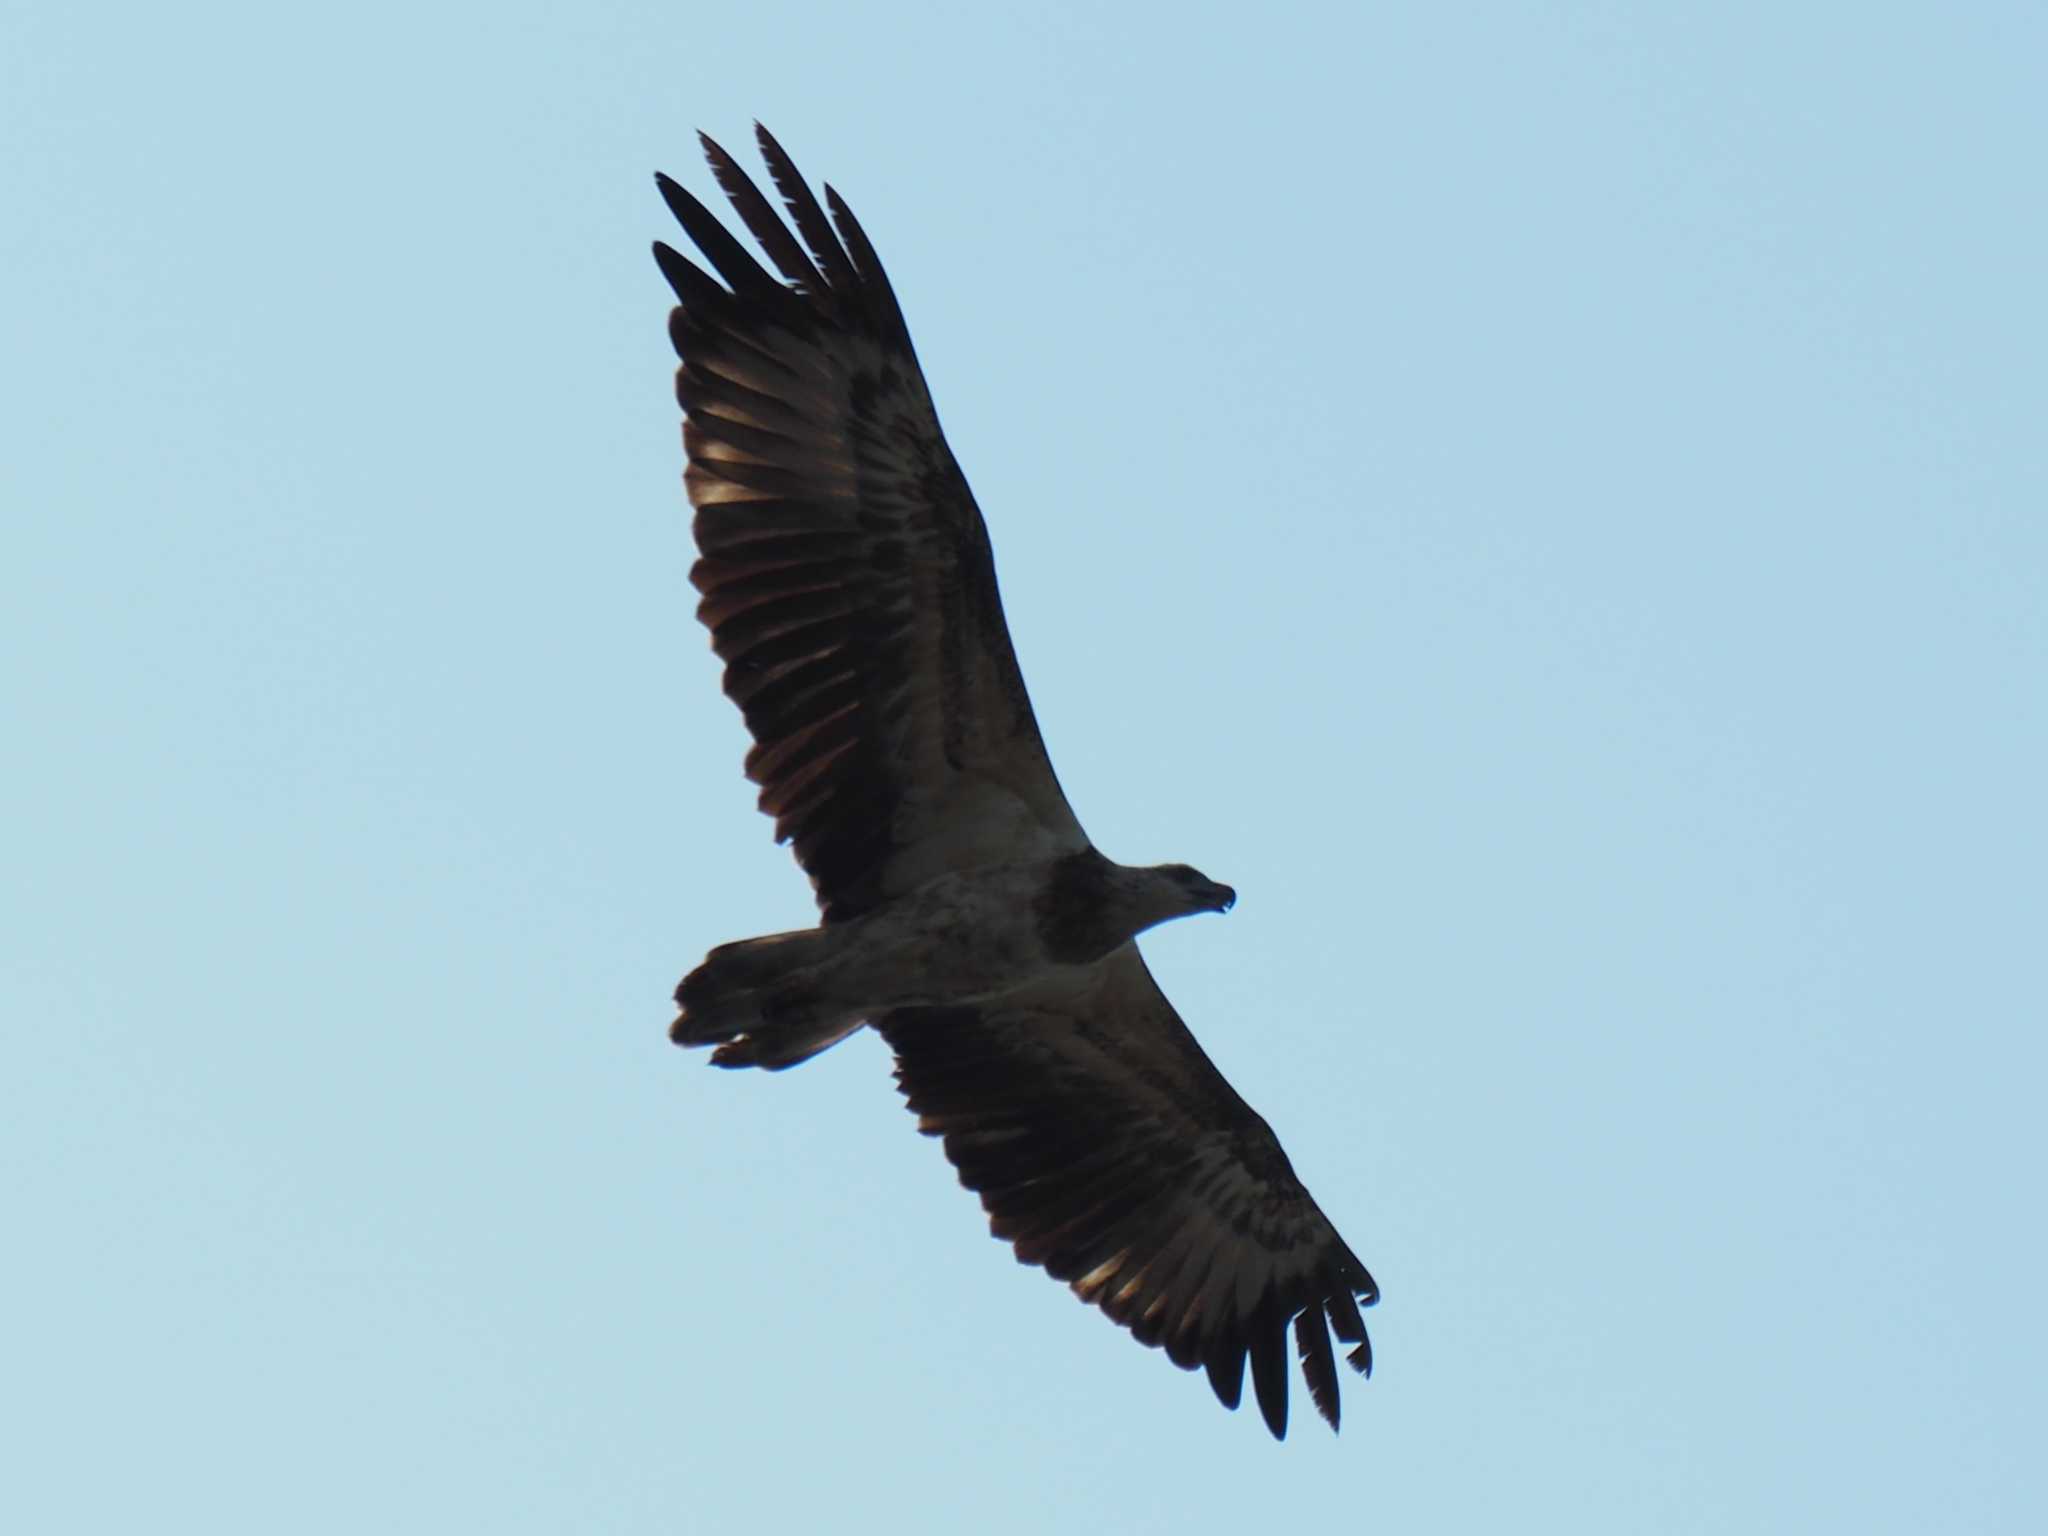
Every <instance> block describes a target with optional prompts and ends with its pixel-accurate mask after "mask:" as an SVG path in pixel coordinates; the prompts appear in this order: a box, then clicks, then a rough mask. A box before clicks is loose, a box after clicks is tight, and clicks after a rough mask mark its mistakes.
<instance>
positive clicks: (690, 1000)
mask: <svg viewBox="0 0 2048 1536" xmlns="http://www.w3.org/2000/svg"><path fill="white" fill-rule="evenodd" d="M829 943H830V936H829V933H828V931H827V930H825V929H820V928H804V929H799V930H797V931H795V932H793V933H771V934H769V935H767V936H766V937H765V938H759V939H742V940H740V941H739V942H738V943H736V944H721V945H719V946H718V948H716V949H714V950H712V951H711V953H710V954H708V955H706V956H705V957H704V963H703V964H702V965H700V966H698V967H697V969H695V970H694V971H692V972H690V974H689V975H687V976H685V977H684V978H683V981H682V985H680V986H679V987H677V988H676V1001H677V1002H678V1003H679V1004H681V1005H682V1012H681V1013H679V1014H677V1015H676V1021H675V1023H673V1024H671V1025H670V1026H669V1030H668V1037H669V1039H671V1040H673V1041H675V1043H676V1044H677V1045H715V1046H717V1047H718V1049H716V1050H715V1051H713V1052H712V1053H711V1062H712V1065H714V1066H719V1067H765V1068H767V1069H768V1070H769V1071H771V1072H779V1071H781V1070H782V1069H783V1068H785V1067H793V1066H795V1065H796V1064H797V1063H798V1062H800V1061H808V1060H810V1058H811V1057H813V1056H815V1055H817V1054H818V1052H820V1051H822V1050H824V1049H825V1048H826V1047H828V1046H833V1045H837V1044H838V1043H839V1042H840V1041H841V1040H844V1039H845V1038H846V1037H847V1036H848V1035H850V1034H852V1033H853V1032H854V1031H855V1030H856V1029H859V1028H860V1027H861V1025H862V1024H863V1023H864V1022H866V1019H865V1016H864V1015H863V1014H862V1013H859V1012H855V1013H852V1014H849V1013H848V1012H847V1011H846V1010H845V1009H844V1008H834V1007H832V1006H830V1005H829V1004H828V1003H827V1002H826V1000H825V999H824V997H823V996H821V994H820V991H819V988H818V986H817V978H816V975H815V972H816V970H817V967H818V966H819V965H820V964H821V963H822V962H823V961H824V959H825V958H826V951H827V946H828V945H829Z"/></svg>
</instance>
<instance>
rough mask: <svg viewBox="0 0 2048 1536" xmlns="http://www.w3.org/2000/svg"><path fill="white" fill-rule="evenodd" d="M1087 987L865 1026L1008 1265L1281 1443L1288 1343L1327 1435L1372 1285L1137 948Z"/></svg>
mask: <svg viewBox="0 0 2048 1536" xmlns="http://www.w3.org/2000/svg"><path fill="white" fill-rule="evenodd" d="M1095 970H1096V972H1097V975H1096V976H1095V979H1094V980H1093V981H1092V982H1091V983H1090V984H1089V985H1088V986H1087V987H1086V988H1085V989H1084V990H1083V991H1081V992H1078V993H1076V992H1064V993H1063V992H1059V991H1056V990H1051V989H1047V990H1044V991H1042V992H1040V993H1037V994H1034V995H1032V996H1031V997H1030V998H1028V999H1023V1000H1009V1001H1005V1002H1004V1003H1001V1004H996V1005H991V1006H989V1007H986V1008H928V1009H906V1010H900V1011H898V1012H895V1013H891V1014H889V1015H887V1016H885V1017H884V1018H882V1019H881V1020H879V1021H877V1027H879V1028H880V1030H881V1032H882V1034H883V1036H884V1037H885V1038H886V1039H887V1040H888V1042H889V1044H890V1046H891V1047H892V1048H893V1049H894V1050H895V1052H896V1057H897V1073H896V1075H897V1080H898V1082H899V1083H900V1085H901V1086H902V1089H903V1093H904V1095H905V1097H906V1098H907V1099H908V1101H909V1104H910V1108H911V1109H912V1110H913V1111H915V1112H916V1114H917V1116H918V1127H919V1129H921V1130H923V1131H924V1132H925V1133H926V1134H927V1135H932V1136H938V1137H941V1138H943V1140H944V1143H945V1147H946V1155H947V1157H948V1158H950V1159H951V1160H952V1162H953V1164H954V1166H955V1167H957V1168H958V1169H959V1171H960V1181H961V1182H962V1183H963V1184H965V1185H966V1186H967V1187H968V1188H969V1189H972V1190H975V1191H976V1192H978V1193H979V1194H980V1196H981V1203H982V1206H983V1208H984V1209H985V1210H987V1212H988V1214H989V1223H990V1226H991V1227H992V1229H993V1230H994V1232H995V1234H996V1236H998V1237H1000V1238H1003V1239H1005V1240H1006V1241H1008V1242H1010V1243H1011V1244H1013V1245H1014V1246H1015V1248H1016V1251H1017V1256H1018V1258H1019V1259H1021V1260H1023V1261H1024V1262H1026V1263H1030V1264H1037V1265H1041V1266H1043V1267H1044V1269H1045V1271H1046V1272H1047V1273H1048V1274H1050V1275H1052V1276H1053V1277H1054V1278H1056V1279H1060V1280H1064V1281H1067V1282H1068V1283H1069V1284H1070V1285H1071V1286H1072V1287H1073V1289H1074V1291H1075V1294H1077V1295H1079V1296H1080V1297H1081V1298H1082V1299H1083V1300H1084V1301H1088V1302H1092V1303H1093V1304H1094V1305H1096V1306H1098V1307H1100V1308H1101V1309H1102V1310H1103V1311H1104V1312H1105V1313H1106V1314H1108V1315H1109V1317H1110V1318H1112V1319H1113V1320H1114V1321H1116V1322H1117V1323H1120V1324H1121V1325H1123V1326H1124V1327H1126V1328H1128V1329H1130V1330H1131V1333H1132V1335H1133V1336H1134V1337H1136V1338H1137V1339H1138V1340H1139V1341H1140V1342H1141V1343H1144V1344H1148V1345H1152V1346H1154V1347H1158V1348H1163V1349H1164V1350H1165V1351H1166V1352H1167V1355H1168V1356H1169V1357H1170V1358H1171V1359H1172V1360H1173V1361H1174V1363H1175V1364H1176V1365H1179V1366H1181V1367H1183V1368H1184V1369H1188V1370H1193V1369H1194V1368H1195V1367H1197V1366H1201V1367H1203V1368H1205V1369H1206V1370H1207V1372H1208V1375H1209V1381H1210V1384H1211V1386H1213V1387H1214V1388H1215V1391H1216V1396H1217V1397H1218V1398H1219V1399H1220V1400H1221V1401H1222V1402H1223V1403H1224V1404H1225V1405H1226V1406H1228V1407H1233V1408H1234V1407H1236V1406H1237V1403H1238V1400H1239V1397H1240V1395H1241V1392H1242V1387H1243V1380H1244V1370H1245V1365H1246V1362H1247V1360H1249V1362H1250V1365H1251V1372H1252V1386H1253V1390H1254V1394H1255V1395H1256V1397H1257V1398H1258V1403H1259V1409H1260V1412H1261V1413H1262V1414H1263V1415H1264V1417H1265V1420H1266V1425H1267V1427H1268V1428H1269V1429H1271V1430H1272V1432H1273V1434H1274V1435H1275V1436H1281V1435H1284V1434H1285V1433H1286V1429H1287V1356H1288V1338H1287V1334H1288V1330H1289V1324H1290V1323H1291V1324H1292V1325H1293V1333H1294V1343H1295V1348H1296V1350H1297V1352H1298V1356H1299V1359H1300V1362H1301V1369H1302V1374H1303V1376H1304V1378H1305V1379H1306V1381H1307V1383H1308V1389H1309V1396H1310V1398H1311V1399H1312V1400H1313V1401H1314V1403H1315V1406H1316V1410H1317V1412H1318V1413H1320V1414H1321V1415H1322V1416H1323V1417H1324V1418H1325V1419H1327V1420H1328V1421H1329V1422H1330V1424H1331V1426H1332V1427H1334V1426H1335V1425H1336V1424H1337V1422H1338V1415H1339V1405H1338V1393H1337V1369H1336V1359H1335V1354H1334V1352H1333V1350H1332V1349H1331V1347H1330V1338H1329V1333H1330V1330H1332V1329H1334V1330H1335V1332H1336V1334H1337V1337H1338V1338H1339V1339H1342V1340H1343V1341H1345V1342H1346V1343H1348V1344H1354V1345H1356V1346H1357V1347H1356V1348H1355V1349H1353V1350H1352V1351H1351V1353H1350V1355H1349V1357H1348V1358H1349V1362H1350V1364H1351V1365H1352V1367H1353V1368H1354V1369H1356V1370H1358V1371H1360V1372H1368V1371H1370V1369H1371V1366H1372V1354H1371V1349H1370V1346H1369V1345H1368V1344H1367V1342H1366V1334H1365V1324H1364V1321H1363V1319H1362V1318H1361V1317H1360V1315H1359V1304H1360V1303H1361V1302H1363V1303H1364V1304H1365V1305H1368V1306H1370V1305H1371V1304H1372V1303H1373V1302H1374V1301H1375V1300H1377V1299H1378V1295H1379V1291H1378V1287H1377V1286H1375V1285H1374V1283H1373V1278H1372V1276H1371V1275H1370V1274H1369V1273H1367V1272H1366V1268H1365V1266H1364V1265H1363V1264H1362V1263H1360V1262H1359V1260H1358V1258H1357V1256H1356V1255H1354V1254H1353V1253H1352V1252H1351V1250H1350V1249H1349V1248H1348V1247H1346V1246H1345V1243H1344V1240H1343V1239H1342V1238H1341V1237H1339V1236H1338V1235H1337V1232H1336V1230H1335V1229H1334V1228H1333V1227H1332V1226H1331V1225H1330V1222H1329V1220H1328V1218H1326V1217H1325V1216H1324V1215H1323V1213H1322V1211H1321V1210H1320V1209H1318V1208H1317V1206H1316V1203H1315V1201H1314V1200H1313V1199H1311V1198H1310V1196H1309V1193H1308V1191H1307V1190H1306V1189H1304V1188H1302V1186H1301V1182H1300V1180H1298V1179H1297V1178H1296V1177H1295V1175H1294V1169H1293V1167H1292V1166H1291V1165H1290V1164H1289V1163H1288V1161H1287V1155H1286V1153H1284V1152H1283V1151H1281V1149H1280V1143H1279V1141H1278V1140H1277V1139H1275V1137H1274V1135H1273V1133H1272V1131H1271V1130H1270V1129H1269V1128H1268V1127H1267V1125H1266V1123H1265V1121H1263V1120H1262V1119H1260V1118H1259V1116H1258V1115H1257V1114H1256V1113H1255V1112H1254V1111H1253V1110H1252V1109H1251V1107H1250V1106H1249V1105H1247V1104H1246V1103H1245V1102H1244V1100H1243V1099H1241V1098H1239V1097H1238V1095H1237V1093H1236V1092H1235V1091H1234V1090H1233V1089H1232V1088H1231V1086H1230V1084H1229V1083H1228V1082H1226V1081H1225V1080H1224V1078H1223V1075H1222V1074H1221V1073H1219V1072H1218V1071H1217V1070H1216V1068H1215V1066H1214V1065H1213V1064H1212V1063H1211V1062H1210V1061H1209V1058H1208V1057H1207V1056H1206V1055H1205V1054H1204V1053H1203V1051H1202V1048H1201V1046H1200V1045H1198V1044H1197V1043H1196V1042H1195V1038H1194V1036H1193V1035H1191V1034H1189V1033H1188V1030H1187V1027H1186V1025H1184V1024H1183V1023H1182V1022H1181V1020H1180V1016H1179V1015H1178V1014H1177V1013H1175V1012H1174V1010H1173V1006H1172V1004H1170V1003H1169V1002H1168V1001H1167V1000H1166V997H1165V994H1163V993H1162V992H1160V990H1159V987H1158V985H1157V983H1155V982H1154V981H1153V979H1152V976H1151V973H1150V972H1149V971H1148V970H1147V969H1146V967H1145V962H1144V960H1143V959H1142V958H1141V957H1140V956H1139V954H1138V950H1137V947H1136V946H1135V945H1130V944H1127V945H1125V946H1124V947H1123V948H1122V949H1120V950H1118V951H1117V952H1116V953H1115V954H1114V955H1112V956H1110V957H1109V958H1108V959H1107V960H1104V961H1102V962H1100V963H1099V964H1098V966H1097V967H1096V968H1095Z"/></svg>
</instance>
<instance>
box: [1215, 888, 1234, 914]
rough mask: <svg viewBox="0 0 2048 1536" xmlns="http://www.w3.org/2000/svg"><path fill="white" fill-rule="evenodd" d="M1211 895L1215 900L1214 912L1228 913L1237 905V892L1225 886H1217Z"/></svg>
mask: <svg viewBox="0 0 2048 1536" xmlns="http://www.w3.org/2000/svg"><path fill="white" fill-rule="evenodd" d="M1212 894H1213V895H1214V896H1215V898H1216V908H1215V910H1217V911H1218V912H1228V911H1229V910H1230V909H1231V908H1232V907H1234V906H1236V905H1237V892H1235V891H1233V890H1232V889H1231V888H1230V887H1229V886H1227V885H1219V886H1217V887H1216V889H1215V891H1214V892H1213V893H1212Z"/></svg>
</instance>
